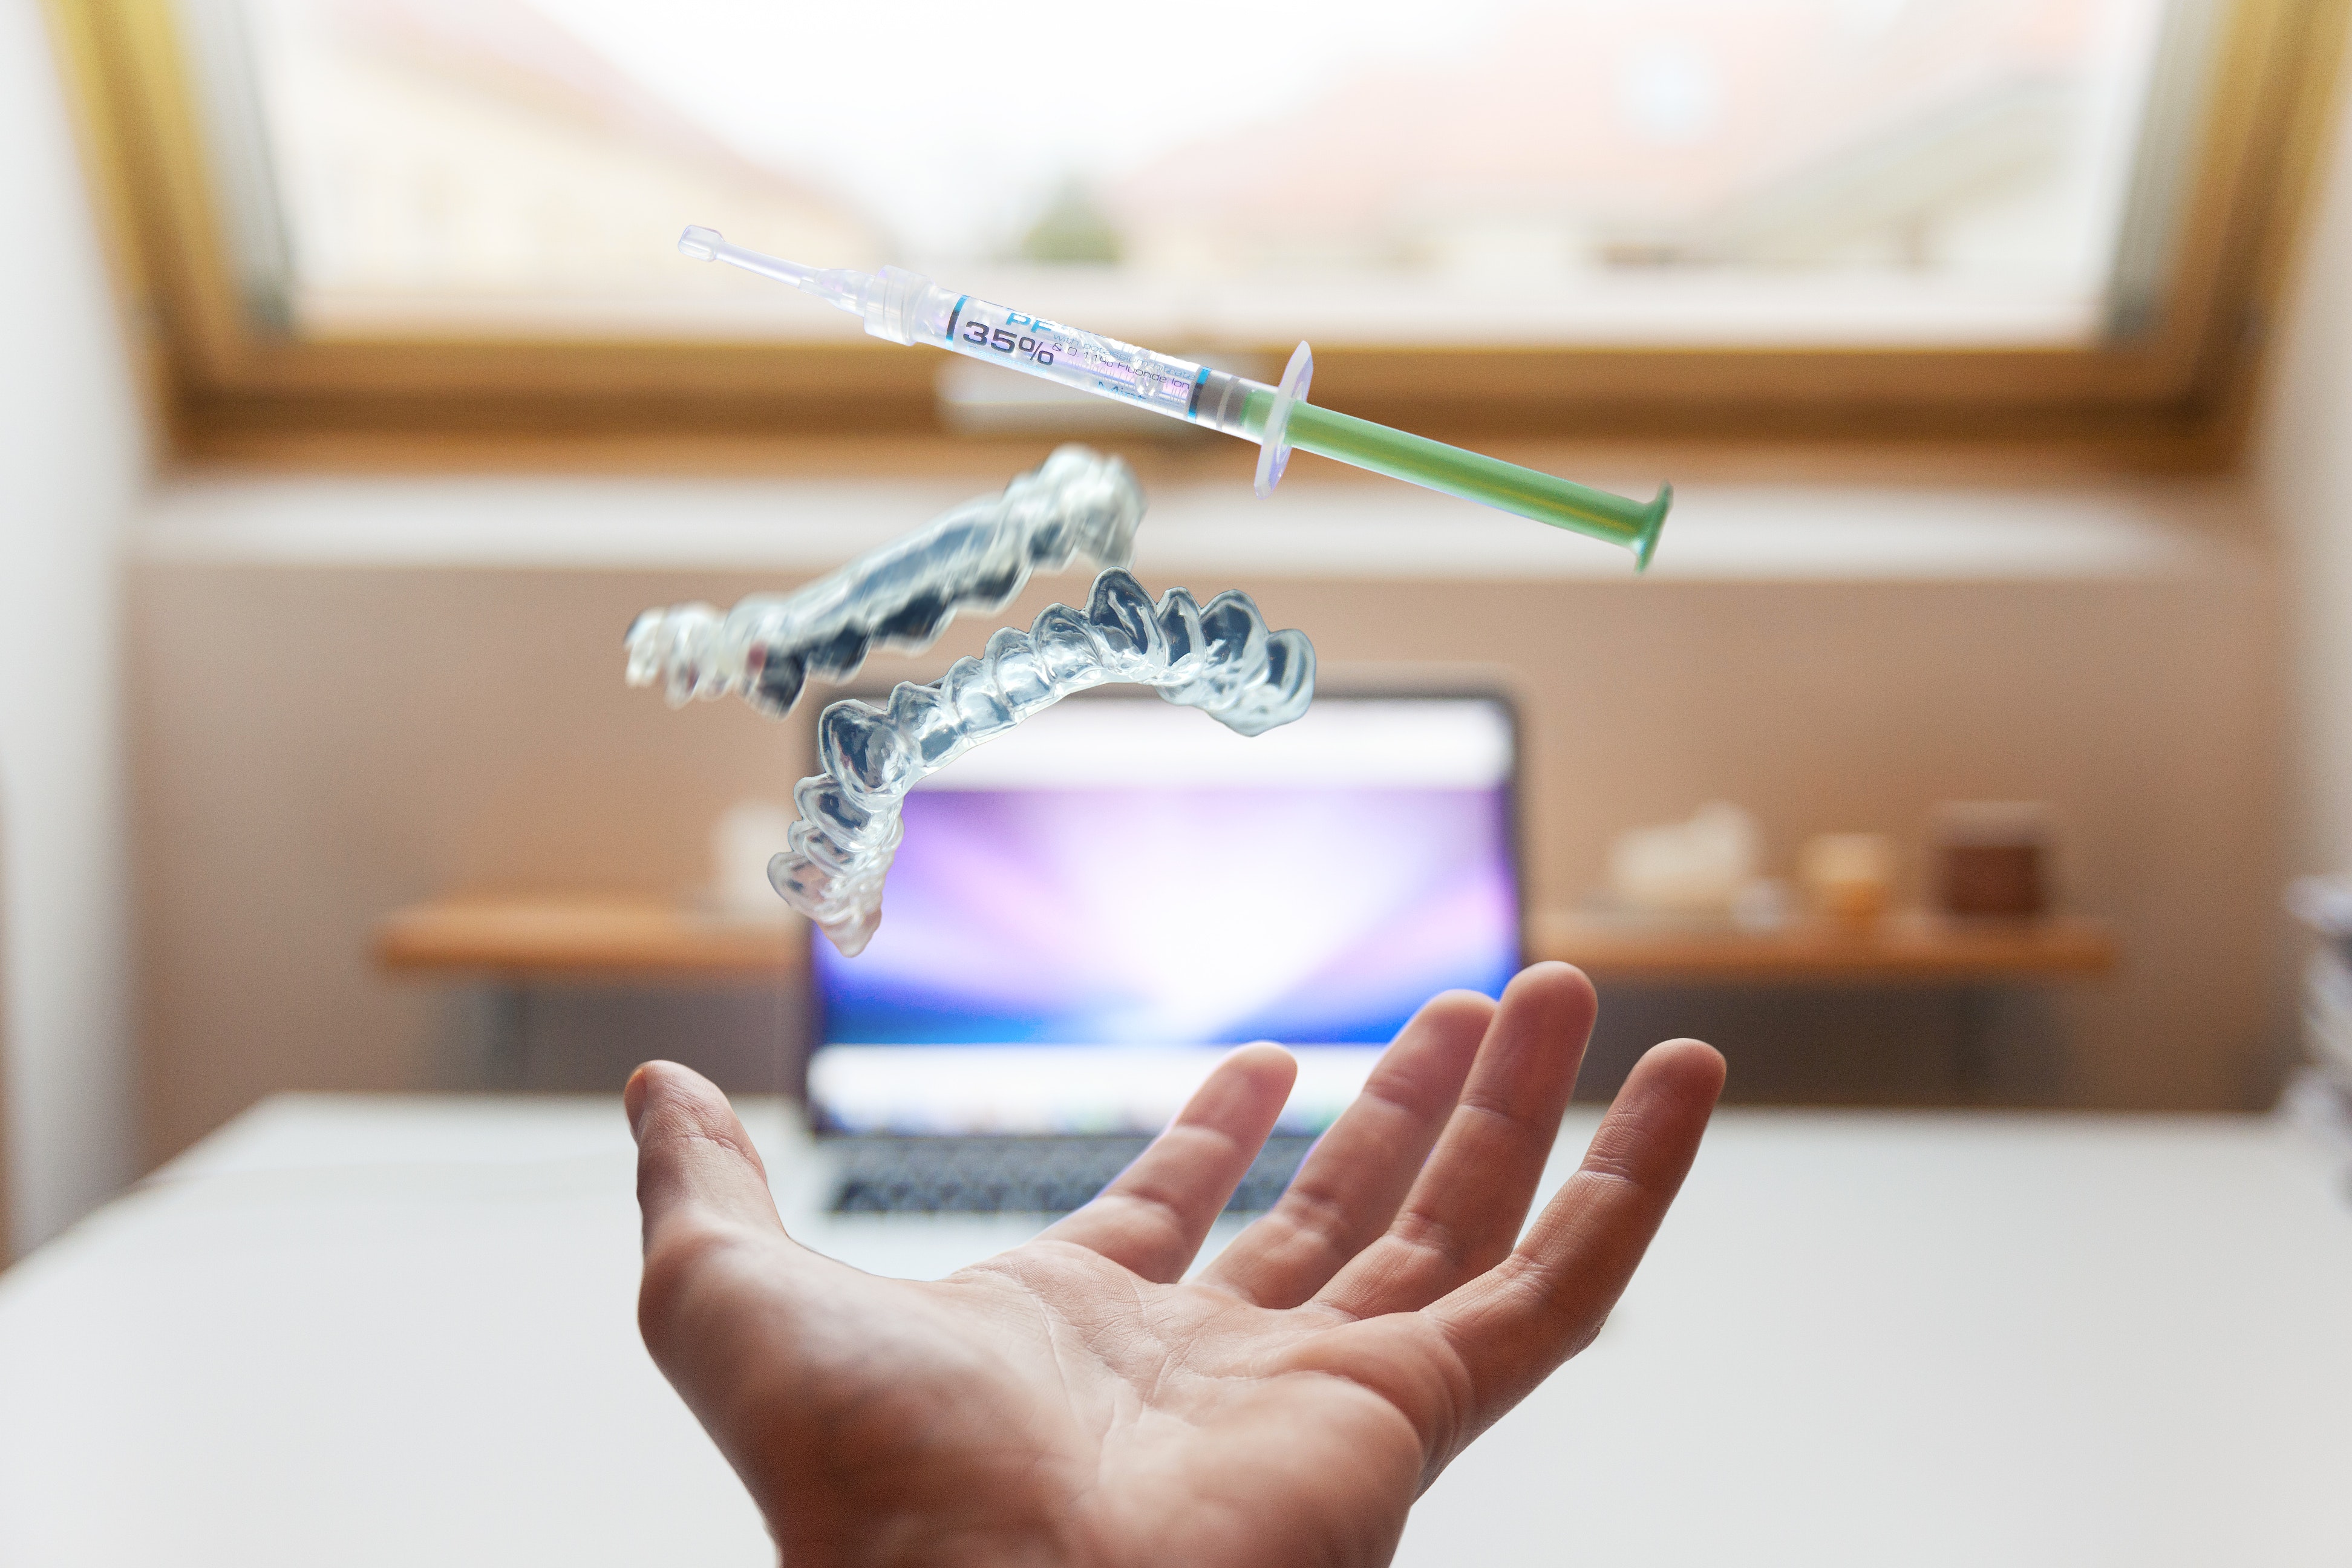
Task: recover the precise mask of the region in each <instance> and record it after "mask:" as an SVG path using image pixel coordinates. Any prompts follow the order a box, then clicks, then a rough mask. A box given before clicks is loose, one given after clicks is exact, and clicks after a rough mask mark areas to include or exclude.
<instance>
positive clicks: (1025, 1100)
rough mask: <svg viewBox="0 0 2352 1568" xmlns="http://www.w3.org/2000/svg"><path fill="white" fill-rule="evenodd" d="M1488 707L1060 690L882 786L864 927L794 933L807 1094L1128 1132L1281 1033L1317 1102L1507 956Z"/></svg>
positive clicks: (1505, 969) (1515, 929)
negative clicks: (854, 952) (806, 1037)
mask: <svg viewBox="0 0 2352 1568" xmlns="http://www.w3.org/2000/svg"><path fill="white" fill-rule="evenodd" d="M1512 739H1513V736H1512V725H1511V719H1510V714H1509V712H1508V710H1507V708H1506V707H1505V705H1504V704H1503V703H1502V702H1501V701H1499V700H1495V699H1490V698H1443V699H1437V698H1409V699H1408V698H1381V699H1370V698H1347V697H1338V698H1318V700H1316V702H1315V704H1314V706H1313V707H1312V708H1311V709H1309V710H1308V711H1307V715H1306V716H1305V717H1304V718H1302V719H1300V720H1299V721H1297V722H1296V723H1293V724H1290V725H1287V726H1285V727H1284V728H1282V729H1278V730H1275V731H1269V732H1268V733H1266V734H1264V735H1261V736H1257V737H1255V738H1248V739H1245V738H1244V737H1242V736H1239V735H1235V734H1234V733H1233V732H1232V731H1228V730H1226V729H1225V728H1224V727H1223V726H1222V725H1220V724H1218V723H1216V722H1215V721H1213V720H1211V719H1209V718H1207V717H1206V716H1205V715H1203V714H1201V713H1198V712H1195V711H1192V710H1189V709H1183V708H1178V707H1174V706H1171V704H1168V703H1165V702H1162V701H1160V700H1158V699H1156V698H1153V697H1151V696H1150V695H1149V694H1144V695H1141V696H1139V697H1135V698H1128V697H1121V696H1103V697H1086V698H1076V699H1072V700H1068V701H1065V702H1063V703H1060V704H1058V705H1057V706H1055V707H1054V708H1051V709H1048V710H1045V711H1044V712H1042V713H1040V714H1038V715H1036V716H1035V717H1034V718H1032V719H1031V720H1029V721H1027V722H1026V723H1024V724H1023V725H1022V726H1021V727H1020V728H1019V729H1017V730H1014V731H1011V732H1009V733H1007V734H1005V735H1003V736H1000V737H998V738H997V739H995V740H993V741H991V742H987V743H986V744H984V745H982V746H980V747H977V748H975V749H974V750H973V751H971V752H968V753H966V754H965V755H964V756H963V757H962V758H961V759H960V760H958V761H957V762H955V763H951V764H950V765H949V766H948V767H947V768H945V769H944V770H942V771H941V772H940V773H935V774H933V775H932V776H931V777H930V778H928V779H926V780H924V781H923V783H922V784H919V785H918V786H917V787H916V788H915V790H914V791H913V792H912V793H911V794H910V795H908V797H907V801H906V813H905V824H906V837H905V839H904V841H903V842H902V843H901V845H900V846H899V848H898V858H897V860H896V862H895V863H894V865H893V866H892V868H891V871H890V877H889V883H888V888H887V892H886V894H885V898H884V903H883V918H882V925H881V929H880V930H879V931H877V932H876V934H875V936H874V939H873V942H871V944H870V945H868V946H867V948H866V951H865V952H863V953H861V954H859V955H858V956H857V957H856V958H854V959H845V958H843V957H842V956H841V955H840V954H839V953H838V952H835V951H834V949H833V948H832V946H831V945H830V944H829V943H827V942H823V941H821V940H820V941H816V942H813V943H812V944H811V946H812V951H813V953H814V960H813V964H812V970H813V979H814V984H815V987H816V993H817V998H816V999H817V1002H818V1005H819V1006H820V1008H821V1009H822V1012H821V1017H822V1028H821V1034H820V1036H819V1040H820V1042H821V1043H820V1045H819V1048H818V1049H817V1051H816V1052H815V1054H814V1057H813V1058H812V1060H811V1063H810V1068H809V1091H810V1100H811V1104H812V1107H813V1109H814V1110H815V1111H816V1112H817V1115H818V1118H819V1121H820V1124H821V1125H824V1126H826V1127H829V1128H832V1129H835V1130H841V1131H893V1132H978V1131H999V1132H1025V1133H1037V1132H1093V1131H1104V1132H1108V1131H1156V1130H1157V1129H1158V1128H1160V1126H1162V1125H1164V1124H1165V1123H1166V1121H1167V1120H1168V1118H1169V1117H1170V1116H1171V1115H1172V1114H1173V1113H1174V1112H1175V1110H1177V1109H1178V1108H1179V1107H1180V1106H1181V1103H1182V1101H1183V1100H1184V1097H1185V1096H1186V1095H1187V1094H1188V1093H1189V1092H1190V1090H1191V1089H1192V1087H1193V1086H1194V1085H1196V1084H1197V1083H1198V1082H1199V1080H1200V1079H1201V1077H1202V1074H1204V1073H1205V1072H1206V1071H1207V1070H1208V1065H1209V1063H1210V1062H1212V1061H1213V1059H1214V1058H1216V1057H1217V1056H1219V1055H1221V1054H1222V1053H1223V1049H1225V1048H1226V1047H1231V1046H1233V1045H1236V1044H1240V1043H1243V1042H1245V1041H1251V1040H1267V1039H1270V1040H1276V1041H1279V1042H1281V1043H1282V1044H1284V1045H1286V1046H1290V1047H1294V1048H1296V1049H1297V1051H1298V1054H1299V1056H1300V1062H1301V1074H1300V1083H1299V1087H1298V1089H1297V1090H1296V1091H1294V1093H1293V1096H1292V1100H1291V1104H1290V1107H1289V1109H1288V1110H1287V1111H1286V1115H1285V1124H1286V1126H1287V1127H1289V1128H1290V1129H1292V1130H1294V1131H1297V1130H1308V1131H1311V1130H1313V1129H1314V1128H1316V1127H1318V1126H1320V1125H1322V1124H1323V1123H1325V1122H1327V1121H1328V1120H1329V1118H1330V1116H1331V1115H1333V1114H1336V1113H1337V1111H1338V1110H1339V1108H1340V1107H1342V1106H1344V1105H1345V1104H1346V1102H1347V1100H1349V1099H1350V1098H1352V1097H1353V1095H1354V1093H1355V1090H1356V1089H1357V1088H1358V1087H1360V1084H1361V1082H1362V1079H1363V1076H1364V1074H1365V1072H1367V1071H1368V1070H1369V1069H1370V1065H1371V1062H1372V1060H1373V1059H1374V1058H1376V1057H1377V1056H1378V1054H1379V1051H1380V1048H1381V1047H1382V1046H1384V1045H1385V1044H1386V1043H1387V1042H1388V1040H1389V1039H1390V1038H1391V1037H1392V1036H1393V1035H1394V1034H1395V1033H1396V1031H1397V1030H1398V1028H1399V1027H1401V1026H1402V1025H1403V1023H1404V1021H1405V1020H1406V1019H1407V1018H1408V1017H1410V1016H1412V1012H1413V1010H1414V1009H1415V1008H1417V1007H1418V1006H1420V1005H1421V1004H1422V1003H1423V1002H1425V1001H1427V1000H1428V999H1429V998H1430V997H1431V996H1432V995H1433V994H1436V993H1437V992H1440V991H1443V990H1446V989H1448V988H1451V987H1457V986H1458V987H1465V988H1468V989H1471V990H1476V991H1483V992H1486V994H1489V995H1492V994H1496V993H1497V992H1498V991H1499V990H1500V989H1501V987H1502V985H1503V984H1504V983H1505V982H1506V981H1507V980H1508V979H1509V978H1510V976H1511V974H1512V973H1513V971H1514V970H1515V968H1516V967H1517V961H1518V954H1519V907H1518V879H1517V866H1516V863H1515V857H1514V852H1513V842H1512V810H1513V803H1512V798H1511V789H1512V780H1513V761H1514V759H1513V753H1512Z"/></svg>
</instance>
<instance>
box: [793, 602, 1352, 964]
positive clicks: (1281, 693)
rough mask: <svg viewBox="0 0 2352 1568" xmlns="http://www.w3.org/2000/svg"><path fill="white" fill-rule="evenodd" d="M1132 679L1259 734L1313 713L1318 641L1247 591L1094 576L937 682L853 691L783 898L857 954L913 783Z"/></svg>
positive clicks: (798, 834)
mask: <svg viewBox="0 0 2352 1568" xmlns="http://www.w3.org/2000/svg"><path fill="white" fill-rule="evenodd" d="M1109 681H1133V682H1136V683H1139V684H1140V685H1145V686H1150V687H1152V688H1154V689H1157V690H1158V691H1159V693H1160V697H1161V698H1162V699H1164V700H1167V701H1170V702H1175V703H1180V704H1182V705H1184V706H1186V707H1192V708H1198V709H1201V710H1202V711H1203V712H1206V713H1207V714H1208V715H1209V716H1210V717H1211V718H1213V719H1214V720H1216V721H1218V722H1219V723H1221V724H1223V725H1224V726H1225V727H1226V728H1227V729H1229V730H1232V731H1235V732H1237V733H1239V734H1243V735H1259V734H1263V733H1265V731H1268V730H1271V729H1274V728H1276V727H1277V726H1279V725H1283V724H1287V723H1289V722H1291V721H1293V720H1295V719H1297V718H1298V717H1299V715H1301V714H1303V713H1305V712H1306V711H1307V705H1308V703H1310V702H1311V701H1312V700H1314V696H1315V648H1314V645H1312V644H1311V643H1309V642H1308V641H1307V636H1306V634H1305V633H1303V632H1297V631H1279V632H1269V631H1267V630H1266V626H1265V616H1262V615H1260V614H1259V613H1258V608H1257V605H1255V603H1253V602H1252V601H1251V599H1250V597H1249V595H1246V594H1240V593H1223V594H1220V595H1217V596H1216V597H1215V598H1213V599H1212V600H1210V601H1209V602H1208V603H1207V604H1206V605H1200V604H1196V603H1195V602H1194V601H1193V598H1192V594H1191V592H1190V591H1189V590H1187V589H1183V588H1171V589H1169V590H1168V592H1167V593H1165V594H1163V595H1160V600H1159V602H1158V603H1157V604H1154V603H1153V602H1152V599H1151V597H1150V595H1148V594H1146V593H1145V592H1144V590H1143V586H1142V584H1139V583H1138V582H1137V581H1136V580H1135V578H1134V577H1133V576H1132V575H1131V574H1129V573H1127V572H1124V571H1120V570H1117V569H1113V570H1111V571H1108V572H1105V573H1104V574H1102V575H1101V576H1099V577H1097V578H1096V579H1095V584H1094V590H1093V592H1092V593H1091V594H1089V595H1087V607H1086V608H1085V609H1084V610H1083V611H1081V610H1077V609H1074V608H1072V607H1071V606H1070V605H1049V606H1048V607H1047V608H1046V609H1045V610H1044V611H1042V612H1041V613H1040V614H1039V615H1038V616H1037V618H1036V619H1035V620H1034V621H1032V622H1031V623H1030V625H1029V629H1028V630H1027V631H1026V632H1022V631H1016V630H1014V629H1013V628H1012V627H1010V626H1007V627H1004V628H1003V629H1001V630H999V631H998V632H997V633H996V634H995V635H994V636H993V637H990V638H989V639H988V648H987V651H986V653H985V654H983V655H982V657H981V658H960V659H958V660H956V661H955V663H954V664H952V665H950V667H949V668H948V671H947V673H946V674H945V675H943V676H941V677H940V679H937V680H935V681H933V682H931V683H930V684H929V685H928V686H917V685H913V684H911V683H902V684H901V685H899V686H898V688H897V689H894V690H893V691H892V692H891V693H890V698H889V701H888V703H887V705H886V706H881V707H877V706H876V705H875V704H873V703H870V702H856V701H841V702H835V703H833V704H831V705H830V706H828V707H827V708H826V709H825V710H824V714H823V716H822V717H820V718H819V720H818V721H817V751H818V755H819V757H820V759H821V760H822V761H823V762H824V768H825V771H824V773H819V774H816V775H814V777H811V778H805V779H803V780H802V781H801V782H800V784H798V785H797V786H796V787H795V788H794V789H793V804H794V805H797V806H798V807H799V808H800V814H801V820H800V821H798V822H795V823H793V826H792V832H791V834H790V836H789V837H788V840H787V842H788V844H789V845H790V847H788V848H786V849H784V850H783V851H782V852H781V853H779V854H778V855H777V856H776V857H775V858H773V859H772V860H771V861H769V862H768V880H769V881H770V882H772V883H773V884H774V885H775V889H776V891H778V892H779V893H782V895H783V897H784V900H785V902H787V903H789V904H791V905H792V906H793V908H794V909H796V910H800V911H801V912H802V913H803V914H804V915H806V916H808V917H809V919H810V920H812V921H815V922H816V924H817V926H818V927H819V928H820V929H821V930H823V931H824V934H825V935H826V936H827V937H829V938H830V939H831V940H832V942H833V944H834V945H835V947H837V948H839V949H840V950H841V952H842V953H843V954H844V955H845V956H849V957H855V956H856V954H857V953H859V952H862V951H864V949H865V947H866V942H868V941H869V940H871V939H872V937H873V935H874V931H875V928H876V927H877V926H878V925H879V924H880V923H881V920H882V884H883V881H884V879H885V878H886V877H887V875H888V873H889V869H890V861H891V858H892V857H893V856H894V855H895V854H896V853H897V851H898V840H899V837H900V836H901V833H902V831H903V828H902V825H901V822H900V817H899V807H900V803H901V802H902V801H903V800H904V799H905V797H906V794H907V792H908V790H909V789H911V788H912V787H914V785H915V784H917V783H918V782H919V780H921V779H923V778H925V777H928V776H929V774H931V773H937V772H939V771H940V769H941V768H943V767H945V766H947V765H948V764H949V763H951V762H953V761H954V760H955V759H956V758H958V757H960V756H961V755H962V754H963V753H964V752H968V751H970V750H971V748H972V747H974V746H976V745H979V744H980V743H982V742H984V741H988V740H991V739H992V738H994V737H995V736H998V735H1001V734H1003V732H1004V731H1007V730H1010V729H1012V728H1013V726H1014V725H1016V724H1019V723H1020V722H1021V721H1023V720H1024V719H1026V718H1028V717H1029V716H1030V715H1032V714H1034V713H1036V712H1038V711H1040V710H1044V709H1046V708H1049V707H1051V706H1052V705H1053V704H1055V702H1058V701H1060V700H1062V699H1063V698H1065V697H1066V696H1068V695H1070V694H1071V693H1072V692H1074V691H1083V690H1085V689H1087V688H1088V687H1094V686H1100V685H1103V684H1105V683H1106V682H1109Z"/></svg>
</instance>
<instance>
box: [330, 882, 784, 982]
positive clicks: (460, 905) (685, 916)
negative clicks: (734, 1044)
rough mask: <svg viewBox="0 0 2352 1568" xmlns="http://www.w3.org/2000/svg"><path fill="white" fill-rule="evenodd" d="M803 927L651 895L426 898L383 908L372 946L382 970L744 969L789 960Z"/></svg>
mask: <svg viewBox="0 0 2352 1568" xmlns="http://www.w3.org/2000/svg"><path fill="white" fill-rule="evenodd" d="M780 907H781V906H780ZM802 929H803V928H802V926H801V923H800V921H798V920H796V919H792V918H788V917H787V918H779V919H775V920H753V919H747V918H744V917H742V916H739V915H728V914H725V913H721V912H718V911H714V910H699V909H696V908H694V907H692V906H690V905H686V904H680V903H678V902H676V901H675V900H665V899H658V898H652V897H629V896H625V895H595V894H576V893H575V894H547V895H541V896H536V897H506V898H497V897H480V898H461V899H435V900H430V901H428V902H425V903H421V904H411V905H410V906H408V907H407V908H406V909H403V910H394V912H393V913H391V914H390V915H388V916H386V917H385V918H384V920H383V921H382V923H380V924H379V925H378V926H377V927H376V931H375V956H376V962H377V963H380V964H381V965H383V967H384V968H386V969H390V970H396V971H404V972H409V973H416V972H426V973H472V974H483V975H493V976H499V977H503V978H508V979H512V980H526V979H533V978H549V979H572V980H591V979H598V978H610V979H623V978H638V979H649V978H660V977H672V978H677V979H706V980H708V979H719V978H727V977H737V978H747V979H748V978H756V977H761V976H773V975H778V974H783V973H791V972H793V971H796V970H798V969H799V968H800V967H801V966H802V964H803V963H805V962H806V959H805V953H806V951H807V942H805V940H804V939H803V936H802V934H801V932H802Z"/></svg>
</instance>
